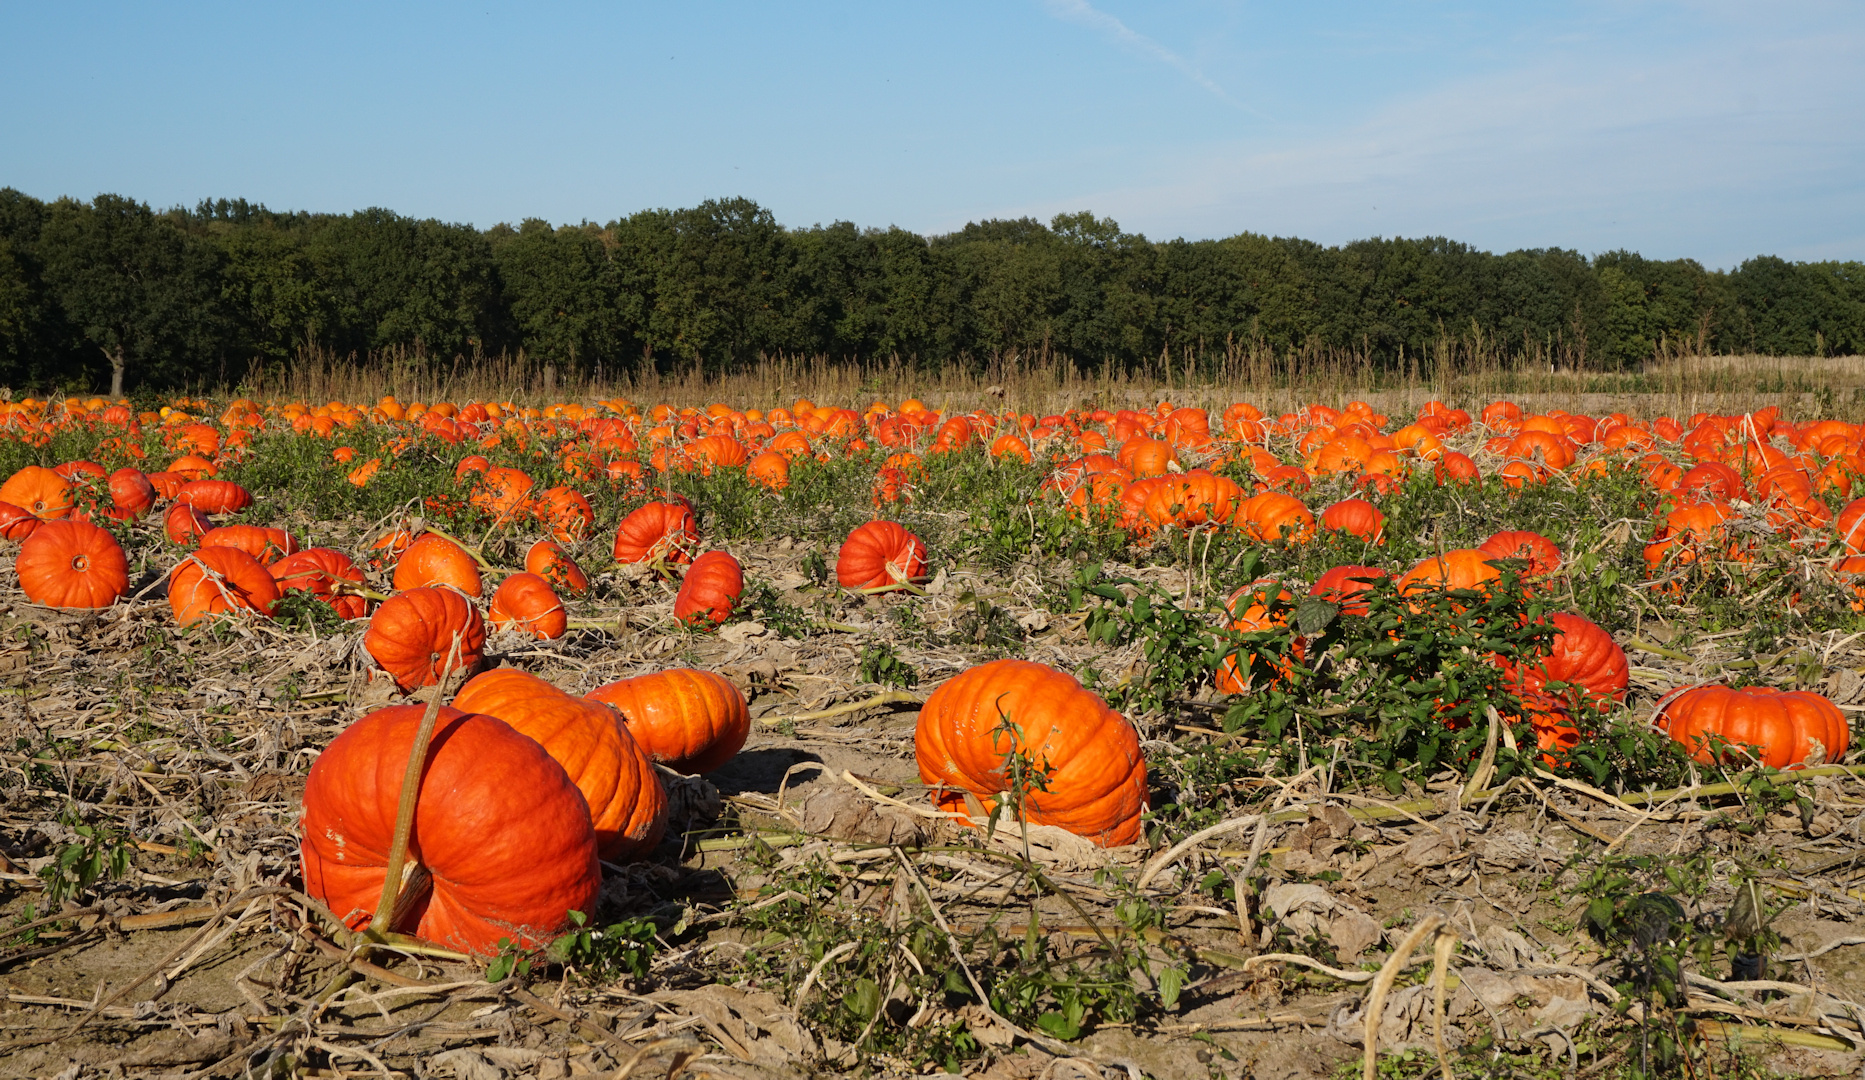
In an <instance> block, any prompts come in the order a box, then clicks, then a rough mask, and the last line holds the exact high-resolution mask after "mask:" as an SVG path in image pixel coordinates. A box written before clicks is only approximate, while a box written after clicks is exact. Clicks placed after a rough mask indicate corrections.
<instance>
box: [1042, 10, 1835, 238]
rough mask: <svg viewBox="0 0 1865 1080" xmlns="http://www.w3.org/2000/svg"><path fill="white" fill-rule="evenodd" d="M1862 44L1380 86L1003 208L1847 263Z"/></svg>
mask: <svg viewBox="0 0 1865 1080" xmlns="http://www.w3.org/2000/svg"><path fill="white" fill-rule="evenodd" d="M1861 48H1865V41H1861V39H1860V35H1858V34H1857V33H1846V32H1844V31H1840V32H1838V33H1832V34H1829V35H1827V36H1825V37H1823V38H1814V37H1801V38H1798V39H1788V40H1774V41H1767V42H1745V43H1742V44H1738V45H1733V46H1730V47H1726V48H1724V49H1721V50H1717V53H1716V54H1715V55H1710V56H1703V55H1684V56H1679V55H1671V56H1667V57H1663V58H1647V59H1644V60H1643V62H1642V63H1639V64H1636V65H1634V64H1627V63H1623V62H1622V61H1623V58H1622V57H1619V56H1614V55H1606V56H1600V57H1594V58H1585V59H1581V60H1580V61H1579V62H1576V61H1575V58H1574V57H1572V56H1571V55H1568V56H1556V57H1549V58H1543V59H1542V60H1541V62H1539V63H1531V64H1528V65H1524V66H1522V67H1519V68H1515V69H1512V70H1508V71H1503V72H1496V73H1491V74H1488V75H1484V76H1478V77H1475V78H1467V79H1459V80H1455V81H1453V82H1451V83H1449V84H1446V85H1442V86H1440V87H1438V88H1436V89H1434V90H1430V91H1426V92H1423V93H1417V94H1408V95H1403V96H1398V97H1393V98H1387V99H1385V100H1382V101H1380V102H1378V103H1377V104H1376V105H1374V106H1373V107H1371V108H1369V109H1368V110H1367V111H1366V112H1365V113H1363V114H1362V117H1361V119H1360V121H1359V122H1358V123H1355V124H1353V125H1352V126H1350V127H1346V128H1338V129H1337V128H1319V129H1311V130H1309V131H1306V132H1286V133H1284V134H1282V135H1281V137H1278V138H1275V139H1273V140H1267V141H1266V140H1263V139H1260V138H1251V139H1226V140H1218V141H1213V142H1210V143H1207V144H1206V145H1204V146H1202V147H1185V148H1183V149H1182V150H1179V151H1178V152H1176V153H1169V154H1164V155H1152V156H1149V157H1148V159H1147V160H1148V165H1149V167H1148V168H1147V170H1146V171H1145V172H1144V173H1141V174H1139V175H1134V176H1132V177H1130V178H1129V179H1127V180H1126V182H1125V183H1120V182H1116V183H1112V184H1107V185H1106V186H1102V187H1099V188H1098V189H1087V190H1078V191H1076V192H1074V193H1071V194H1069V195H1066V196H1059V197H1054V198H1048V199H1042V200H1040V201H1033V202H1032V203H1030V204H1028V205H1027V206H1023V207H1017V208H1016V209H1015V210H1013V211H1011V213H1012V214H1013V215H1014V214H1015V213H1034V214H1036V215H1037V216H1043V215H1044V214H1045V213H1047V212H1053V211H1057V210H1063V209H1073V208H1078V207H1081V206H1091V207H1093V208H1094V209H1095V211H1096V212H1097V213H1102V214H1110V215H1112V216H1113V217H1115V218H1116V219H1117V220H1119V221H1120V222H1121V224H1122V225H1124V226H1126V227H1127V228H1129V229H1135V230H1137V231H1145V232H1147V233H1148V234H1149V235H1153V236H1154V237H1155V238H1160V237H1164V236H1172V235H1175V234H1178V235H1191V236H1225V235H1230V234H1233V233H1236V232H1239V231H1243V230H1249V231H1253V232H1269V233H1282V234H1285V235H1288V234H1292V235H1299V236H1304V237H1308V238H1310V239H1315V240H1322V241H1325V242H1335V243H1337V242H1341V241H1345V240H1348V239H1352V238H1355V237H1362V236H1372V235H1386V236H1392V235H1410V236H1420V235H1448V236H1451V237H1454V238H1456V239H1460V240H1466V241H1470V242H1474V243H1476V244H1477V245H1478V246H1484V247H1490V248H1492V249H1497V250H1502V249H1507V248H1513V247H1518V246H1521V247H1530V246H1544V245H1556V246H1561V247H1576V248H1579V249H1581V250H1582V251H1599V250H1606V249H1611V248H1617V247H1621V246H1625V247H1631V248H1635V249H1643V250H1644V251H1645V252H1646V253H1647V254H1651V255H1654V256H1660V257H1672V256H1676V255H1692V256H1695V257H1698V258H1700V259H1702V260H1703V261H1705V262H1707V263H1709V264H1711V265H1720V266H1728V265H1732V264H1734V263H1735V262H1738V261H1740V260H1741V259H1742V258H1745V257H1747V256H1749V255H1752V254H1754V253H1755V252H1758V251H1773V252H1777V253H1779V254H1781V255H1784V256H1787V257H1790V258H1794V257H1798V258H1820V257H1835V256H1849V257H1852V258H1856V257H1857V252H1858V250H1859V244H1860V243H1861V242H1862V241H1865V212H1861V210H1860V209H1859V204H1858V203H1857V202H1856V198H1857V191H1858V187H1857V182H1856V180H1855V179H1853V177H1855V176H1856V170H1857V169H1858V167H1859V166H1860V165H1861V163H1865V140H1861V139H1860V137H1859V136H1858V134H1857V132H1859V131H1861V130H1865V103H1862V102H1861V99H1859V98H1858V97H1857V96H1856V95H1852V94H1849V93H1848V92H1847V90H1846V87H1847V85H1848V84H1849V83H1850V82H1851V80H1852V79H1854V78H1855V77H1856V75H1857V74H1858V72H1859V71H1860V69H1861V66H1862V65H1861V64H1860V62H1859V61H1858V60H1857V57H1858V56H1859V55H1861V53H1860V52H1858V51H1856V50H1860V49H1861Z"/></svg>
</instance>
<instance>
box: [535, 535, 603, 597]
mask: <svg viewBox="0 0 1865 1080" xmlns="http://www.w3.org/2000/svg"><path fill="white" fill-rule="evenodd" d="M525 573H527V574H536V575H537V576H539V577H541V578H543V579H544V580H545V581H548V582H550V586H551V588H553V589H556V590H557V592H558V593H559V594H560V595H561V594H563V593H569V594H570V595H571V596H581V595H583V594H584V593H586V592H588V591H589V578H588V576H587V575H585V574H584V573H583V568H582V567H580V566H578V565H576V560H575V559H573V558H571V557H570V553H569V552H567V551H565V550H564V549H563V546H562V545H561V544H559V543H557V542H556V541H555V540H539V541H538V542H537V543H535V544H532V545H531V547H530V548H529V549H528V550H527V551H526V552H525Z"/></svg>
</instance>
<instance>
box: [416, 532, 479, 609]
mask: <svg viewBox="0 0 1865 1080" xmlns="http://www.w3.org/2000/svg"><path fill="white" fill-rule="evenodd" d="M394 582H395V591H396V592H404V591H406V590H408V589H421V588H426V587H427V586H430V585H451V586H453V587H454V588H456V589H458V590H460V591H461V592H463V593H465V594H466V595H468V596H483V595H484V594H485V585H484V584H483V583H482V581H481V580H480V577H479V564H478V563H477V562H475V561H473V557H472V555H470V554H468V553H467V550H466V549H465V548H463V547H461V546H460V545H458V544H456V543H454V542H453V541H451V540H449V539H447V538H446V537H444V536H441V535H438V534H436V533H431V532H428V533H422V534H421V535H420V536H418V537H416V538H415V541H414V543H412V544H409V545H408V550H406V551H404V552H402V553H401V558H399V559H397V560H396V561H395V577H394Z"/></svg>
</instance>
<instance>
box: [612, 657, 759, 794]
mask: <svg viewBox="0 0 1865 1080" xmlns="http://www.w3.org/2000/svg"><path fill="white" fill-rule="evenodd" d="M583 696H584V697H586V698H589V699H590V700H591V701H600V702H602V703H603V704H604V705H609V706H612V707H613V708H614V709H615V711H616V712H619V713H621V714H622V719H623V721H624V722H625V723H627V725H628V731H629V733H630V734H632V735H633V736H634V737H635V741H636V742H637V743H640V744H641V749H642V750H643V751H645V752H646V753H647V755H648V757H650V758H652V759H654V760H655V761H658V762H660V763H661V764H663V765H665V766H667V767H668V768H670V769H673V770H675V771H676V772H683V773H707V772H711V771H712V770H714V769H716V768H718V767H719V766H721V765H723V764H725V763H726V762H728V761H730V760H731V759H732V757H733V756H734V755H735V754H737V753H738V751H739V750H740V749H742V748H743V747H744V745H745V737H746V736H747V735H749V734H750V732H751V711H750V709H749V708H748V707H747V705H746V703H745V695H744V694H743V693H741V692H740V691H739V689H738V687H736V686H734V685H732V681H731V680H730V679H727V678H726V677H725V676H723V675H716V674H714V673H712V672H710V671H695V670H693V669H691V668H671V669H669V670H667V671H661V672H656V673H654V674H652V675H637V676H635V677H634V678H632V679H623V680H621V681H619V682H612V683H609V684H608V685H606V686H599V687H597V688H596V689H594V690H591V691H590V692H589V693H587V694H584V695H583Z"/></svg>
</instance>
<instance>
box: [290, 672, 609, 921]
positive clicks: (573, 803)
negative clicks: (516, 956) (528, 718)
mask: <svg viewBox="0 0 1865 1080" xmlns="http://www.w3.org/2000/svg"><path fill="white" fill-rule="evenodd" d="M422 711H423V710H422V707H421V706H418V705H401V706H395V707H393V708H387V709H379V710H377V711H376V712H373V713H370V714H369V715H368V716H365V717H363V718H362V719H361V720H358V721H356V722H355V723H354V724H351V725H350V726H349V727H348V728H346V729H345V730H344V731H343V733H342V734H340V735H338V736H337V737H336V738H335V739H334V740H332V741H331V744H330V745H329V746H328V747H326V748H325V750H324V752H323V753H322V754H319V755H318V758H317V760H316V761H315V762H313V763H312V765H311V774H310V776H309V777H308V778H307V779H306V781H305V787H304V818H303V821H302V824H301V826H300V831H301V834H302V836H303V838H304V839H303V841H302V843H301V845H300V847H299V857H300V865H301V867H302V870H303V874H304V887H305V892H306V893H308V894H310V895H311V896H313V897H315V898H316V899H318V900H320V901H322V902H323V903H324V905H325V906H326V907H328V908H329V909H330V910H331V911H332V912H333V913H335V914H336V916H337V917H338V918H339V919H341V920H343V921H344V922H345V923H346V924H347V925H349V926H350V927H352V928H355V929H361V928H362V927H364V926H366V925H368V923H369V920H370V918H371V916H372V915H373V914H374V912H375V909H376V904H377V902H378V901H379V900H380V899H381V896H382V886H383V882H384V879H385V877H386V876H387V863H388V856H389V847H390V844H391V841H392V838H393V836H394V831H395V815H396V810H397V804H398V803H399V802H400V798H401V787H402V777H403V774H404V770H405V769H406V768H407V763H408V755H409V752H410V751H411V750H412V749H413V746H414V736H415V731H416V729H417V728H419V726H420V723H421V715H422ZM408 855H409V858H410V859H412V860H413V861H414V862H415V863H416V864H418V865H419V867H421V868H422V870H424V871H425V873H417V874H415V875H413V880H412V881H410V880H409V879H408V878H404V879H403V880H404V888H423V887H424V889H425V891H424V893H423V894H418V895H420V898H419V899H418V900H417V901H416V902H413V903H411V904H410V905H408V910H407V914H406V916H405V919H404V920H403V921H400V922H397V923H396V924H395V925H393V926H391V927H390V929H392V930H395V931H398V932H401V933H411V934H415V935H417V936H419V937H421V938H425V939H426V940H428V941H431V942H433V943H435V944H437V945H441V946H444V947H446V948H449V949H457V950H459V951H462V952H469V953H478V954H482V955H484V954H491V953H495V952H497V951H498V949H499V944H498V943H499V939H500V938H509V939H510V940H511V941H512V943H513V944H515V945H517V946H518V947H520V948H536V947H538V946H541V945H543V944H545V943H546V942H548V941H550V940H551V939H552V938H554V937H555V936H556V935H557V934H558V933H559V932H561V931H562V930H564V929H565V928H566V926H567V924H568V922H569V913H570V912H572V911H580V912H582V913H584V914H585V915H593V914H594V913H595V910H596V909H595V904H596V894H597V891H598V889H599V888H600V887H601V883H602V871H601V866H600V865H599V864H598V863H597V861H596V836H595V831H594V829H593V828H592V827H591V825H590V820H589V807H588V805H587V804H586V803H585V802H584V799H583V796H582V795H581V794H580V793H579V792H578V790H577V788H576V786H575V785H574V784H572V783H571V781H570V777H569V776H568V775H567V774H566V773H565V772H564V769H563V766H562V765H560V764H558V763H557V762H556V761H555V760H553V759H552V758H551V756H550V755H549V754H548V753H546V752H545V750H544V748H543V747H542V746H539V745H538V743H537V742H536V741H535V740H533V739H530V738H527V737H526V736H524V735H521V734H519V733H518V732H517V731H515V730H513V729H512V727H511V726H510V725H509V724H507V723H505V722H504V721H503V720H498V719H494V718H493V717H490V716H478V715H472V714H467V713H462V712H460V711H459V710H457V709H450V708H445V707H443V708H441V710H440V713H439V717H438V722H437V724H436V726H435V729H434V740H433V743H432V745H431V748H430V749H429V751H428V760H427V764H426V768H425V772H424V776H423V780H422V783H421V789H420V796H419V798H418V799H417V801H416V803H415V812H414V828H413V830H412V832H411V833H410V837H409V843H408ZM423 883H425V884H424V885H423Z"/></svg>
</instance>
